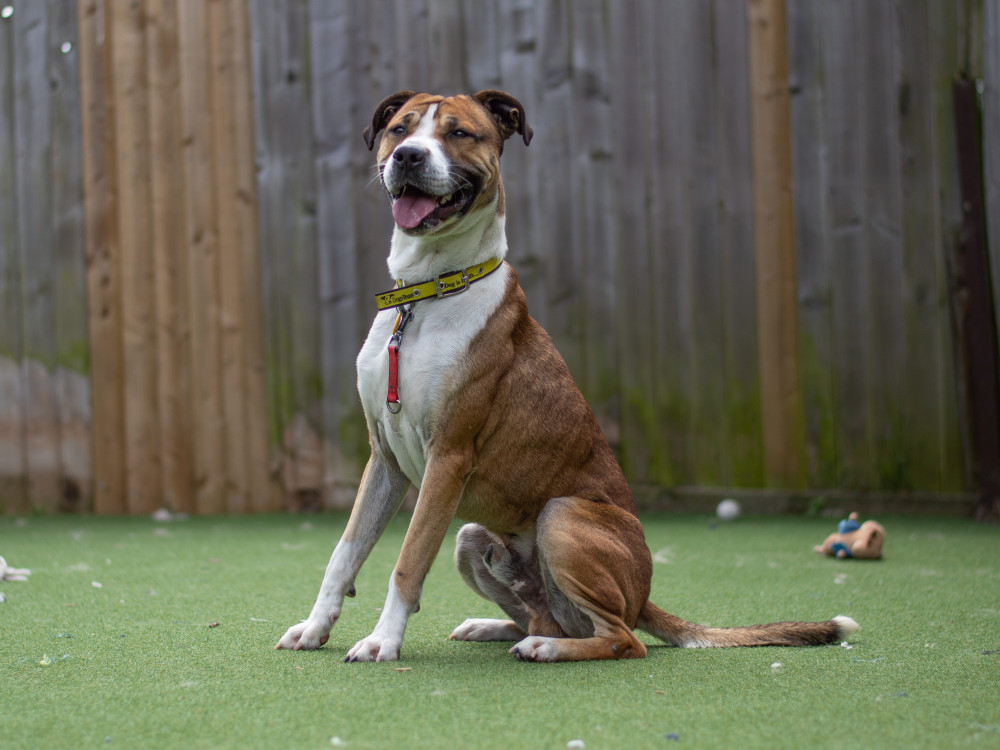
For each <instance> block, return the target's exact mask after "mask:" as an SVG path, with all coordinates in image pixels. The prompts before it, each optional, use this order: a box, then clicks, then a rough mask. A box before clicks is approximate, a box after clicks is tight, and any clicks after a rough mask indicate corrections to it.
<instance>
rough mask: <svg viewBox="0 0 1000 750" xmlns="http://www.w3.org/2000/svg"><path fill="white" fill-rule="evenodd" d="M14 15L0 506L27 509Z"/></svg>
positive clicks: (1, 303) (4, 209)
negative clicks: (14, 134)
mask: <svg viewBox="0 0 1000 750" xmlns="http://www.w3.org/2000/svg"><path fill="white" fill-rule="evenodd" d="M15 36H16V32H15V29H14V22H13V19H12V18H10V17H8V18H5V19H0V133H3V134H7V137H4V138H0V196H2V198H3V199H2V200H0V509H6V510H7V511H9V512H14V511H22V510H25V509H27V508H28V505H29V503H28V488H27V477H28V472H27V460H26V459H27V457H26V455H25V442H24V439H25V434H24V382H23V373H22V370H21V362H22V360H23V357H24V329H23V323H22V316H23V305H22V294H21V273H22V272H21V257H20V242H19V239H18V230H17V228H18V208H17V200H16V196H17V141H16V139H15V138H13V137H10V134H13V133H15V132H16V130H17V125H16V120H15V113H16V109H15V102H16V101H17V96H16V91H17V86H16V84H15V80H14V71H15V70H16V69H17V67H16V66H15V64H14V62H15V60H16V59H17V58H16V56H15V51H14V39H15Z"/></svg>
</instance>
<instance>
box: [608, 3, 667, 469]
mask: <svg viewBox="0 0 1000 750" xmlns="http://www.w3.org/2000/svg"><path fill="white" fill-rule="evenodd" d="M648 15H649V10H648V8H645V7H642V6H637V7H636V12H635V13H612V14H610V15H609V16H608V19H609V24H610V29H609V33H610V43H611V48H612V54H611V55H610V61H609V62H610V65H611V72H612V91H613V92H614V93H613V96H612V101H613V104H614V106H613V107H612V117H613V118H614V124H613V126H612V128H611V132H612V134H613V135H612V137H613V141H612V151H613V155H614V158H613V160H612V167H613V170H614V196H615V204H614V206H615V212H616V214H617V217H618V220H617V221H616V222H615V238H614V246H615V248H616V249H617V250H618V252H616V253H615V254H614V255H615V259H616V263H617V268H616V271H615V279H616V282H617V289H616V291H615V294H616V297H617V298H618V300H619V304H617V305H616V318H617V326H618V339H619V352H620V357H619V360H618V366H619V373H620V374H619V382H620V388H621V396H620V398H621V422H620V433H619V460H620V461H621V464H622V468H623V469H624V471H625V473H626V476H628V477H629V479H630V480H631V481H632V482H633V483H635V484H642V485H649V484H653V476H654V475H655V469H654V464H655V463H656V462H657V461H659V460H660V458H661V457H662V456H663V454H664V453H665V450H664V448H663V441H662V437H663V430H662V429H661V427H660V425H659V424H658V423H657V420H656V419H655V416H654V414H653V408H654V400H653V394H654V393H655V390H656V382H657V372H656V370H655V368H654V360H653V357H652V356H651V350H652V348H653V347H654V346H655V343H654V340H653V333H654V330H655V329H654V327H653V326H652V324H651V323H652V320H653V299H654V295H653V289H654V285H653V284H652V282H651V273H650V265H651V259H650V253H651V250H650V246H651V241H650V236H649V232H648V231H647V215H646V214H647V206H646V195H647V179H648V175H647V169H648V167H647V164H648V163H649V151H648V147H649V133H650V130H651V127H650V125H651V123H650V119H649V106H648V94H647V93H646V92H647V91H649V89H650V86H651V85H652V81H651V78H652V74H651V73H650V71H651V65H650V63H649V59H650V50H649V48H648V46H647V44H646V39H647V37H646V34H645V29H646V28H647V27H648V24H649V19H648ZM626 50H627V51H628V53H627V54H626ZM621 300H628V303H627V304H621V303H620V301H621Z"/></svg>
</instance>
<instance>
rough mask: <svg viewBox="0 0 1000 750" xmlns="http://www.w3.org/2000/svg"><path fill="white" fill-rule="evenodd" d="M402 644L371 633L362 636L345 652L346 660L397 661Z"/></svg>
mask: <svg viewBox="0 0 1000 750" xmlns="http://www.w3.org/2000/svg"><path fill="white" fill-rule="evenodd" d="M401 645H402V644H401V643H399V642H394V641H392V640H391V639H388V638H383V637H381V636H378V635H376V634H375V633H372V634H371V635H370V636H368V637H367V638H362V639H361V640H360V641H358V642H357V643H356V644H354V648H352V649H351V650H350V651H348V652H347V656H346V657H345V658H344V661H346V662H355V661H397V660H398V659H399V648H400V646H401Z"/></svg>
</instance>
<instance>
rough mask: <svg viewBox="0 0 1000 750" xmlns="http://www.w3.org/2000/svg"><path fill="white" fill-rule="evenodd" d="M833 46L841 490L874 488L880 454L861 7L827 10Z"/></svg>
mask: <svg viewBox="0 0 1000 750" xmlns="http://www.w3.org/2000/svg"><path fill="white" fill-rule="evenodd" d="M820 12H821V13H822V25H823V29H824V30H825V38H826V43H824V45H823V65H824V68H825V69H827V70H837V71H839V74H838V75H837V76H830V77H828V79H827V81H826V83H827V85H826V96H825V98H824V105H825V106H824V112H823V116H824V121H825V123H826V127H827V139H826V144H825V146H826V149H825V153H826V161H825V164H824V171H825V173H826V175H827V183H826V199H827V201H828V206H829V224H828V225H827V226H826V227H825V229H826V232H827V234H828V236H829V237H830V241H831V245H830V276H831V287H832V291H833V299H834V301H835V302H834V306H833V315H832V342H833V367H834V373H835V376H834V404H835V408H836V411H837V421H836V425H835V428H834V429H835V434H836V445H837V470H838V471H837V473H838V476H837V483H838V484H839V485H840V486H847V487H852V488H866V487H873V486H874V478H875V472H874V470H873V469H874V467H873V465H872V462H871V457H872V455H874V450H875V448H874V446H873V445H872V444H871V434H872V433H871V430H870V428H869V419H870V417H871V415H870V414H869V412H868V409H867V405H868V402H867V400H866V399H865V372H866V369H867V364H866V354H867V350H866V347H865V339H866V337H865V326H866V310H865V305H864V297H865V289H866V287H867V279H866V273H865V257H864V246H863V242H864V234H863V230H864V224H863V215H864V206H863V204H862V194H863V189H862V185H861V151H860V140H859V138H858V133H857V120H856V117H857V112H858V106H859V104H858V91H859V85H858V83H859V81H860V80H861V73H860V71H859V69H858V59H857V57H858V56H857V50H856V45H857V38H856V26H855V24H854V13H855V6H854V4H853V3H847V4H843V5H841V4H837V5H834V4H831V3H824V4H822V5H821V6H820Z"/></svg>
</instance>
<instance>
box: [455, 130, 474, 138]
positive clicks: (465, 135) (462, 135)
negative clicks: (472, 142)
mask: <svg viewBox="0 0 1000 750" xmlns="http://www.w3.org/2000/svg"><path fill="white" fill-rule="evenodd" d="M451 137H452V138H472V137H473V136H472V133H470V132H469V131H468V130H462V129H461V128H458V129H456V130H452V131H451Z"/></svg>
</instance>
